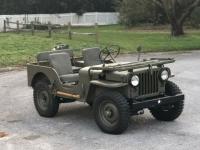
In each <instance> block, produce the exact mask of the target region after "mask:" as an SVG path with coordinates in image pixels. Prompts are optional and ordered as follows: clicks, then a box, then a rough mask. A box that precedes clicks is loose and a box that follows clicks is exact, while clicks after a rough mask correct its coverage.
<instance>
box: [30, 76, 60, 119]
mask: <svg viewBox="0 0 200 150" xmlns="http://www.w3.org/2000/svg"><path fill="white" fill-rule="evenodd" d="M33 97H34V104H35V108H36V110H37V112H38V113H39V115H40V116H43V117H54V116H55V115H56V114H57V112H58V109H59V102H58V100H57V99H56V98H54V96H53V95H52V94H51V91H50V88H49V84H48V81H47V80H41V81H38V82H36V84H35V85H34V92H33Z"/></svg>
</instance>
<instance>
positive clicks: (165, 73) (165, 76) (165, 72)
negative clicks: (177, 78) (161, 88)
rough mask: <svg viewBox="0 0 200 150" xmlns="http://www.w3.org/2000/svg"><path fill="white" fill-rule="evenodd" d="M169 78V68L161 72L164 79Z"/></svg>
mask: <svg viewBox="0 0 200 150" xmlns="http://www.w3.org/2000/svg"><path fill="white" fill-rule="evenodd" d="M168 78H169V72H168V71H167V70H163V71H162V72H161V79H162V80H163V81H166V80H168Z"/></svg>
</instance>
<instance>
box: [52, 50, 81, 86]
mask: <svg viewBox="0 0 200 150" xmlns="http://www.w3.org/2000/svg"><path fill="white" fill-rule="evenodd" d="M49 62H50V64H51V66H52V67H53V68H54V69H55V70H56V72H57V73H58V75H59V77H60V80H61V81H62V82H63V83H74V82H75V83H77V82H78V81H79V74H78V73H73V70H72V64H71V58H70V55H69V54H68V53H55V54H50V55H49Z"/></svg>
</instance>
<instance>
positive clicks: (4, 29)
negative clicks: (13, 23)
mask: <svg viewBox="0 0 200 150" xmlns="http://www.w3.org/2000/svg"><path fill="white" fill-rule="evenodd" d="M3 32H4V33H6V20H4V21H3Z"/></svg>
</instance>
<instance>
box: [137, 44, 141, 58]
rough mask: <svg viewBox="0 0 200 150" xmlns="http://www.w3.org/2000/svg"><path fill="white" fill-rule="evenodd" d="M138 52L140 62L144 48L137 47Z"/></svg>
mask: <svg viewBox="0 0 200 150" xmlns="http://www.w3.org/2000/svg"><path fill="white" fill-rule="evenodd" d="M137 52H138V61H140V57H141V52H142V46H138V47H137Z"/></svg>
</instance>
